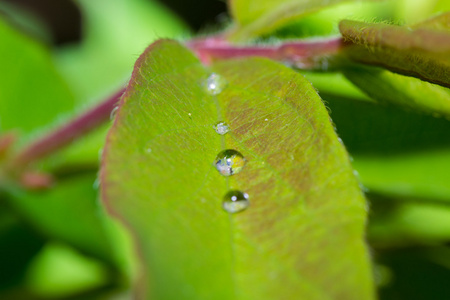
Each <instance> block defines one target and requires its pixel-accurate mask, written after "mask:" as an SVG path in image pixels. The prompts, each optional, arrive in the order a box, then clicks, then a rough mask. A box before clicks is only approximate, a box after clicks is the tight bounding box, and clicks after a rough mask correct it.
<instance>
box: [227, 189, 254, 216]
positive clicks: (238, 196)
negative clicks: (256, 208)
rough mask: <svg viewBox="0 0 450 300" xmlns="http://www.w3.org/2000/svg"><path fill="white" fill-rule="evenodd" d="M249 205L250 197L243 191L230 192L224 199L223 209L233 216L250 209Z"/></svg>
mask: <svg viewBox="0 0 450 300" xmlns="http://www.w3.org/2000/svg"><path fill="white" fill-rule="evenodd" d="M249 205H250V202H249V201H248V195H247V194H246V193H243V192H241V191H236V190H233V191H229V192H228V193H227V194H226V195H225V197H223V202H222V207H223V209H224V210H226V211H227V212H229V213H231V214H234V213H237V212H240V211H243V210H244V209H246V208H247V207H249Z"/></svg>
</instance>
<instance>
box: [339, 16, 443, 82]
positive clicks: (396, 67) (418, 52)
mask: <svg viewBox="0 0 450 300" xmlns="http://www.w3.org/2000/svg"><path fill="white" fill-rule="evenodd" d="M339 29H340V31H341V34H342V36H343V37H344V38H345V39H346V40H348V41H350V42H351V43H353V44H355V46H354V47H350V48H349V49H348V51H346V53H347V55H348V56H349V57H350V58H351V59H353V60H355V61H358V62H362V63H366V64H371V65H377V66H382V67H385V68H387V69H389V70H391V71H394V72H397V73H401V74H405V75H408V76H414V77H418V78H420V79H422V80H426V81H429V82H432V83H437V84H440V85H443V86H446V87H450V31H448V30H447V31H442V30H433V29H430V28H417V29H411V28H408V27H400V26H394V25H387V24H369V23H363V22H357V21H350V20H344V21H342V22H341V23H340V24H339Z"/></svg>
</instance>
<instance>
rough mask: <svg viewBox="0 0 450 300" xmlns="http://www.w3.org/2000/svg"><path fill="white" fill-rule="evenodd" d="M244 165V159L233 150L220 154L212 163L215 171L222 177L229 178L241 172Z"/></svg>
mask: <svg viewBox="0 0 450 300" xmlns="http://www.w3.org/2000/svg"><path fill="white" fill-rule="evenodd" d="M245 163H246V159H245V158H244V156H243V155H242V154H241V153H240V152H238V151H236V150H233V149H227V150H224V151H222V152H220V153H219V154H218V155H217V157H216V160H215V161H214V165H215V166H216V169H217V171H219V173H220V174H222V175H223V176H231V175H234V174H237V173H239V172H241V171H242V169H243V168H244V166H245Z"/></svg>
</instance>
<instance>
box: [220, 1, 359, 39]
mask: <svg viewBox="0 0 450 300" xmlns="http://www.w3.org/2000/svg"><path fill="white" fill-rule="evenodd" d="M350 1H352V0H327V1H325V0H283V1H280V0H262V1H258V0H229V4H228V5H229V9H230V11H231V14H232V16H233V19H234V20H235V22H236V23H237V28H236V29H235V30H234V31H233V32H232V34H231V37H232V38H233V39H235V40H248V39H251V38H255V37H258V36H260V35H262V34H266V33H270V32H271V31H274V30H275V29H278V28H280V27H282V26H283V25H286V24H287V23H289V22H292V21H293V20H295V19H298V18H301V17H303V16H306V15H309V14H311V13H314V12H316V11H319V10H321V9H323V8H326V7H328V6H331V5H336V4H339V3H343V2H350ZM353 1H354V0H353Z"/></svg>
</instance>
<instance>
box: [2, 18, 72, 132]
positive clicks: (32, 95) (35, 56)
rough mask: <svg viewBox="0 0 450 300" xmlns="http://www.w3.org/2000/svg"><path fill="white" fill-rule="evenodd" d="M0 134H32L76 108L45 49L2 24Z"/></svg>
mask: <svg viewBox="0 0 450 300" xmlns="http://www.w3.org/2000/svg"><path fill="white" fill-rule="evenodd" d="M0 36H1V40H0V65H1V72H0V130H10V129H20V130H22V131H23V132H24V133H29V132H30V131H32V130H33V129H36V128H37V127H40V126H44V125H47V124H49V123H50V122H52V121H54V120H55V119H56V117H57V116H58V115H59V114H61V113H64V112H65V113H67V112H69V111H70V110H71V109H73V107H74V99H73V96H72V94H71V92H70V90H69V89H68V87H67V86H66V84H65V83H64V82H63V80H62V79H61V78H60V76H59V75H58V73H57V72H56V70H55V68H54V66H53V64H52V61H51V57H50V54H49V52H48V50H47V49H45V48H44V47H43V45H41V44H39V43H38V42H36V41H34V40H32V39H31V38H29V37H27V36H25V35H23V34H21V33H20V32H18V31H16V30H14V29H13V28H12V27H11V26H9V25H8V24H6V23H5V22H4V21H3V20H0Z"/></svg>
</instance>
